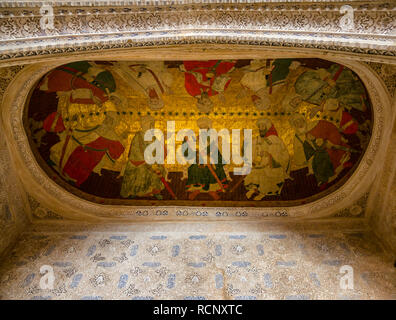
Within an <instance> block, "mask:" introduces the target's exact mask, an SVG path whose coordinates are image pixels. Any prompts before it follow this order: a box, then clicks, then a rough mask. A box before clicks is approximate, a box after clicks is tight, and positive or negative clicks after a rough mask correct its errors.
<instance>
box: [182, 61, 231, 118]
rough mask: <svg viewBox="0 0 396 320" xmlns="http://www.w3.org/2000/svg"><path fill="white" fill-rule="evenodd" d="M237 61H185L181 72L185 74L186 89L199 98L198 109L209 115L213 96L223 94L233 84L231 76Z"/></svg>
mask: <svg viewBox="0 0 396 320" xmlns="http://www.w3.org/2000/svg"><path fill="white" fill-rule="evenodd" d="M235 63H236V61H226V60H224V61H223V60H209V61H184V62H183V65H182V66H181V68H180V69H181V70H182V71H184V72H185V82H184V85H185V88H186V90H187V92H188V93H189V94H190V95H191V96H193V97H195V98H197V99H198V100H197V107H198V109H199V110H200V111H202V112H204V113H207V112H210V111H211V110H212V107H213V103H212V102H211V101H210V98H209V97H211V96H214V95H217V94H219V93H220V94H222V93H223V92H224V91H225V90H226V89H227V87H228V85H229V84H230V82H231V77H230V76H229V74H230V73H231V72H232V71H233V70H234V66H235Z"/></svg>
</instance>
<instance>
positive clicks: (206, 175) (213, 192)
mask: <svg viewBox="0 0 396 320" xmlns="http://www.w3.org/2000/svg"><path fill="white" fill-rule="evenodd" d="M197 122H198V127H199V128H200V129H210V128H211V123H212V121H211V120H210V119H209V118H207V117H203V118H200V119H198V121H197ZM213 143H216V142H213ZM213 143H212V144H213ZM183 144H185V147H186V150H185V152H184V156H185V157H187V156H188V154H190V153H189V151H188V145H187V142H184V143H183ZM211 152H212V153H213V152H217V163H216V164H212V163H210V162H209V161H208V163H207V164H200V163H199V155H198V154H197V161H196V163H194V164H191V165H190V166H189V168H188V178H187V182H186V190H187V192H188V193H189V199H190V200H194V199H195V198H196V197H197V196H198V195H199V194H200V193H208V194H209V195H210V196H211V197H212V198H213V199H214V200H218V199H220V196H219V193H221V192H223V191H224V190H225V189H226V188H227V186H228V181H227V177H226V173H225V171H224V164H223V157H222V155H221V153H220V151H219V150H218V148H215V146H214V145H209V144H208V146H207V155H209V156H211V157H212V159H213V158H214V157H213V154H211ZM186 160H189V159H188V158H186ZM219 182H220V183H219Z"/></svg>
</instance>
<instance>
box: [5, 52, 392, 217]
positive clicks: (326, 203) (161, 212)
mask: <svg viewBox="0 0 396 320" xmlns="http://www.w3.org/2000/svg"><path fill="white" fill-rule="evenodd" d="M207 51H210V50H207ZM176 52H179V50H176ZM146 53H147V52H146ZM215 53H217V54H218V58H223V56H222V55H221V54H220V56H219V52H216V51H214V52H209V53H208V54H215ZM174 54H175V52H173V51H172V50H169V49H168V50H161V49H156V50H153V51H152V52H151V54H149V55H147V54H146V55H145V58H146V59H147V60H150V59H152V58H154V57H158V56H167V57H172V55H174ZM232 54H233V57H234V58H240V57H241V56H244V55H245V54H246V52H244V51H240V52H238V50H236V49H234V50H233V51H232ZM324 54H325V53H324ZM139 55H140V53H139V52H135V55H134V53H133V52H129V53H128V55H125V54H124V53H119V54H116V53H113V54H112V59H113V60H116V59H120V58H121V57H122V58H123V59H129V60H134V59H135V58H136V57H139ZM255 55H256V56H257V55H261V57H264V56H265V57H267V55H266V51H265V50H264V49H261V51H260V52H257V51H255ZM290 55H292V56H298V54H296V53H293V54H289V55H287V54H286V53H283V54H282V53H278V58H279V57H290ZM91 58H92V57H91ZM103 58H106V57H103ZM140 58H141V57H140ZM201 58H202V57H201ZM68 61H70V58H65V59H58V61H57V62H51V63H49V62H47V63H40V64H35V65H30V66H26V67H25V68H24V69H23V70H22V71H21V72H19V73H18V74H17V76H16V77H15V78H14V79H13V81H12V82H11V83H10V85H9V87H8V89H7V90H6V92H5V94H4V97H3V110H2V121H3V125H4V127H5V134H6V135H7V139H8V141H11V143H10V147H11V149H12V150H11V154H12V157H13V161H14V162H15V164H16V167H17V169H18V173H19V175H20V177H21V180H22V182H23V184H24V186H25V189H26V190H27V191H28V192H29V194H30V195H31V196H32V197H34V198H35V199H37V201H39V202H40V204H42V206H44V207H45V208H47V209H48V210H52V211H54V212H56V213H57V214H59V215H62V216H64V217H66V218H71V219H85V220H97V219H118V220H119V219H125V220H131V221H147V220H148V219H149V220H180V219H184V220H185V219H187V220H199V219H207V220H224V219H230V218H235V219H240V220H251V219H280V218H318V217H326V216H327V217H328V216H332V215H335V214H336V213H337V212H340V210H343V209H345V208H346V207H348V206H350V205H351V203H354V202H356V201H358V200H359V199H360V198H361V197H363V196H364V194H365V193H366V192H367V191H368V189H369V187H370V185H371V183H372V181H373V179H374V177H375V175H376V174H377V172H378V168H379V166H378V163H381V161H382V160H383V159H384V156H385V153H384V152H385V151H386V150H384V147H383V146H384V145H383V144H382V139H383V137H384V132H386V131H387V130H389V126H390V122H389V121H390V117H389V115H390V114H391V113H392V110H391V103H390V101H391V99H390V95H389V94H388V92H387V89H386V87H385V85H384V83H383V82H382V80H381V79H380V78H379V76H378V75H377V74H376V73H375V72H374V71H373V70H372V69H371V68H370V67H369V66H367V65H366V64H363V63H360V62H356V61H347V60H337V59H335V58H333V59H332V61H334V62H338V63H342V64H344V65H346V66H347V67H349V68H350V69H352V70H354V71H355V72H356V73H357V74H358V75H359V76H360V77H361V79H362V81H363V82H364V84H365V85H366V87H367V90H368V92H369V95H370V98H371V101H372V104H373V109H374V110H373V111H374V124H373V132H372V138H371V140H370V143H369V146H368V148H367V150H366V152H365V154H364V156H363V159H362V161H361V163H360V165H359V167H358V168H357V169H356V171H355V172H354V173H353V175H352V176H351V178H350V179H349V180H348V181H347V182H346V183H345V184H344V185H343V186H342V187H340V188H339V189H338V190H337V191H335V192H334V193H332V194H330V195H328V196H326V197H324V198H322V199H320V200H317V201H315V202H312V203H309V204H306V205H302V206H298V207H287V208H284V207H283V208H281V207H280V208H205V209H203V208H192V207H189V208H187V207H144V208H138V207H132V206H120V205H117V206H111V205H99V204H95V203H92V202H89V201H86V200H83V199H80V198H78V197H77V196H75V195H73V194H71V193H69V192H67V191H65V190H64V189H62V188H61V187H60V186H59V185H58V184H56V183H55V182H54V181H52V180H51V179H50V178H49V177H48V176H47V174H46V173H45V172H44V171H43V170H42V169H41V167H40V166H39V165H38V163H37V162H36V160H35V158H34V155H33V153H32V151H31V149H30V146H29V142H28V139H27V137H26V133H25V130H24V128H23V123H22V113H23V108H24V104H25V101H26V98H27V96H28V94H29V92H30V90H31V88H32V87H33V86H34V85H35V84H36V82H37V81H38V80H39V79H40V78H41V77H42V76H43V75H44V74H45V73H46V72H48V71H49V70H51V69H52V68H54V67H56V66H58V65H60V64H63V63H65V62H68ZM22 177H23V178H22Z"/></svg>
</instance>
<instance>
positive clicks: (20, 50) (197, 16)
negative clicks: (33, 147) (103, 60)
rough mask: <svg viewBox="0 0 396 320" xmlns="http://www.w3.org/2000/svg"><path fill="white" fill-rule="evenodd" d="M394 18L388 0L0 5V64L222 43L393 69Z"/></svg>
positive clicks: (395, 50) (395, 51) (97, 0)
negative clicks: (325, 54)
mask: <svg viewBox="0 0 396 320" xmlns="http://www.w3.org/2000/svg"><path fill="white" fill-rule="evenodd" d="M346 3H347V4H348V7H347V9H345V8H346V7H345V4H346ZM43 4H45V5H46V6H48V5H49V6H48V8H50V9H49V10H43V8H42V5H43ZM395 15H396V14H395V2H394V1H382V0H380V1H378V0H375V1H347V2H346V1H321V0H315V1H313V0H312V1H287V2H282V1H278V0H270V1H265V2H264V1H255V0H235V1H232V2H231V1H221V0H217V1H207V0H194V1H144V2H143V1H130V0H129V1H128V0H125V1H100V0H89V1H88V0H85V1H75V2H74V1H51V2H48V1H45V2H44V1H33V2H28V1H26V2H24V1H18V2H16V1H2V2H1V4H0V64H4V65H7V64H8V65H9V64H17V63H20V62H22V61H23V62H24V63H32V62H34V61H37V60H36V59H37V58H43V57H45V58H51V57H52V58H56V57H58V56H64V55H66V54H67V55H75V56H76V55H85V54H92V53H94V52H98V51H100V52H104V51H108V52H111V51H113V50H115V49H117V50H127V49H131V48H135V49H136V48H141V49H145V48H152V47H169V46H181V45H203V46H206V45H227V44H229V45H230V44H231V45H236V44H238V45H243V46H252V45H256V46H261V47H263V46H264V47H267V48H274V49H277V50H278V51H279V50H280V51H285V50H286V51H287V50H289V49H290V48H294V49H298V50H299V52H300V53H305V54H312V53H315V52H317V51H318V50H326V51H328V52H330V53H332V54H334V55H336V56H339V57H340V56H342V55H346V56H349V57H354V58H356V59H362V58H364V59H366V60H370V61H376V62H386V61H388V63H394V62H393V61H394V57H395V56H396V45H395V38H396V26H395V21H396V17H395Z"/></svg>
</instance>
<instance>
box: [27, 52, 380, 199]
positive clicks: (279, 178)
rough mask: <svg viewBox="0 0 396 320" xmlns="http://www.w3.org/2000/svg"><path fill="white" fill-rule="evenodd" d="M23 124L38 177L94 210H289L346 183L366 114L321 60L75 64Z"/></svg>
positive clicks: (39, 94) (363, 137)
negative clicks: (104, 207)
mask: <svg viewBox="0 0 396 320" xmlns="http://www.w3.org/2000/svg"><path fill="white" fill-rule="evenodd" d="M24 126H25V129H26V132H27V135H28V137H29V140H30V144H31V147H32V150H33V152H34V154H35V157H36V159H37V161H38V163H39V164H40V166H41V167H42V168H43V169H44V170H45V172H46V173H47V174H48V176H49V177H50V178H51V179H53V180H54V181H55V182H56V183H58V184H59V185H60V186H62V187H63V188H64V189H66V190H68V191H69V192H71V193H73V194H75V195H77V196H79V197H81V198H83V199H86V200H89V201H92V202H95V203H100V204H123V205H125V204H127V205H138V206H141V205H150V206H151V205H186V206H295V205H301V204H305V203H309V202H311V201H315V200H317V199H320V198H321V197H323V196H325V195H327V194H329V193H331V192H333V191H335V190H336V189H337V188H339V187H340V186H341V185H342V184H344V183H345V182H346V181H347V179H348V178H349V177H350V176H351V174H352V173H353V172H354V170H355V169H356V167H357V166H358V164H359V161H360V159H361V158H362V156H363V153H364V151H365V149H366V147H367V145H368V142H369V140H370V135H371V128H372V110H371V104H370V101H369V98H368V95H367V92H366V90H365V87H364V85H363V84H362V82H361V81H360V79H359V78H358V76H357V75H356V74H355V73H354V72H352V71H351V70H349V69H348V68H346V67H344V66H342V65H339V64H335V63H333V62H329V61H325V60H321V59H263V60H210V61H157V62H133V61H108V62H104V61H80V62H73V63H69V64H66V65H63V66H60V67H58V68H56V69H54V70H52V71H51V72H49V73H48V74H46V75H45V76H44V77H43V78H42V79H41V80H40V82H39V83H38V84H37V86H36V88H34V90H33V91H32V92H31V95H30V98H29V101H28V102H27V104H26V108H25V112H24ZM152 129H156V130H152ZM205 133H206V136H205Z"/></svg>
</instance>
